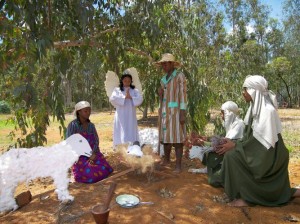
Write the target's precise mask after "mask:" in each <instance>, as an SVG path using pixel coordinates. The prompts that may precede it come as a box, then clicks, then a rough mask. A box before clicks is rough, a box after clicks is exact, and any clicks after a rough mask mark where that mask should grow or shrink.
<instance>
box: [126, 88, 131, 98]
mask: <svg viewBox="0 0 300 224" xmlns="http://www.w3.org/2000/svg"><path fill="white" fill-rule="evenodd" d="M125 99H132V97H131V96H130V93H129V88H128V89H127V90H126V96H125Z"/></svg>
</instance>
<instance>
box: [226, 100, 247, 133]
mask: <svg viewBox="0 0 300 224" xmlns="http://www.w3.org/2000/svg"><path fill="white" fill-rule="evenodd" d="M221 110H223V111H224V127H225V130H226V136H225V137H226V138H229V139H240V138H242V137H243V131H244V122H243V121H242V120H241V119H240V118H239V116H238V115H239V107H238V105H237V104H236V103H235V102H233V101H227V102H225V103H224V104H223V105H222V106H221Z"/></svg>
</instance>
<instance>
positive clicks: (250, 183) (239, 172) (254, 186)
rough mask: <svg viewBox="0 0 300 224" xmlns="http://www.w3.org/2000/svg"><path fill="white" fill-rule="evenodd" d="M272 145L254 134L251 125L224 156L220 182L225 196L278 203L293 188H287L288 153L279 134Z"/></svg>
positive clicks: (290, 192)
mask: <svg viewBox="0 0 300 224" xmlns="http://www.w3.org/2000/svg"><path fill="white" fill-rule="evenodd" d="M278 139H279V140H278V142H277V143H276V145H275V148H270V149H269V150H267V149H266V148H265V147H264V146H263V145H262V144H261V143H260V142H259V141H258V140H257V139H255V138H254V137H253V133H252V128H251V125H248V126H246V129H245V132H244V137H243V139H242V140H240V141H237V143H236V147H235V148H234V149H232V150H230V151H228V152H227V153H225V155H224V159H223V164H222V168H221V181H222V185H223V186H224V189H225V193H226V194H227V196H228V197H229V198H230V199H231V200H233V199H239V198H241V199H243V200H245V201H246V202H248V203H250V204H256V205H263V206H280V205H283V204H285V203H287V202H288V201H289V200H290V199H291V197H292V195H293V194H294V193H295V191H296V189H293V188H291V187H290V181H289V175H288V164H289V152H288V150H287V148H286V147H285V145H284V143H283V140H282V137H281V135H280V134H279V135H278Z"/></svg>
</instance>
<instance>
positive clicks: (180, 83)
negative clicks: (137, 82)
mask: <svg viewBox="0 0 300 224" xmlns="http://www.w3.org/2000/svg"><path fill="white" fill-rule="evenodd" d="M160 83H161V87H162V88H163V89H164V94H163V100H162V105H161V109H162V110H161V112H162V114H161V130H160V131H161V133H162V134H161V139H160V140H161V141H162V142H163V143H183V141H184V139H185V125H181V124H180V122H179V113H180V110H186V106H187V95H186V79H185V76H184V74H183V73H182V72H177V70H176V69H175V70H174V71H173V73H172V75H171V76H170V77H169V78H168V79H167V75H164V77H163V78H162V79H161V82H160Z"/></svg>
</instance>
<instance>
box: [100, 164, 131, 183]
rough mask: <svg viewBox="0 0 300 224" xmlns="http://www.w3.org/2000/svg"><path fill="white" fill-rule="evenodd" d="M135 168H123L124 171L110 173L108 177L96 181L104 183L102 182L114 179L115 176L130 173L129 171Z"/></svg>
mask: <svg viewBox="0 0 300 224" xmlns="http://www.w3.org/2000/svg"><path fill="white" fill-rule="evenodd" d="M134 170H135V169H134V168H129V169H127V170H124V171H122V172H120V173H117V174H115V175H112V176H110V177H108V178H106V179H104V180H101V181H99V182H98V183H101V184H102V183H104V182H107V181H110V180H114V179H116V178H118V177H120V176H123V175H125V174H127V173H130V172H132V171H134Z"/></svg>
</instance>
